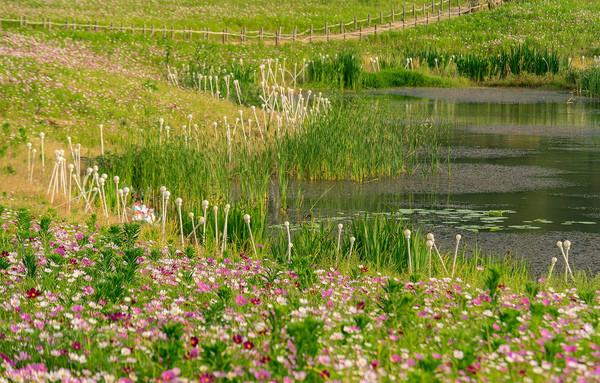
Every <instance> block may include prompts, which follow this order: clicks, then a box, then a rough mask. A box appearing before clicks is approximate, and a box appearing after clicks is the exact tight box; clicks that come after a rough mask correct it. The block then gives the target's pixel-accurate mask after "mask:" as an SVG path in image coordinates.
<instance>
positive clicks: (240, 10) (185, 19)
mask: <svg viewBox="0 0 600 383" xmlns="http://www.w3.org/2000/svg"><path fill="white" fill-rule="evenodd" d="M412 3H413V1H412V0H411V2H410V3H408V4H411V5H412ZM414 3H415V4H416V5H417V6H420V5H422V4H430V3H431V1H430V0H414ZM436 3H439V1H438V0H436ZM463 3H464V0H463ZM401 7H402V3H401V2H398V1H392V0H351V1H342V0H330V1H326V2H324V1H320V0H308V1H301V2H298V1H291V0H285V1H281V2H273V1H270V0H257V1H253V2H251V3H249V2H244V1H240V0H234V1H217V0H209V1H202V2H198V1H191V0H184V1H176V0H159V1H150V2H149V1H143V0H133V1H126V2H123V1H117V0H110V1H104V2H97V1H92V0H84V1H78V2H77V3H73V2H72V1H68V0H59V1H52V2H39V1H15V0H2V1H0V8H2V9H3V12H2V13H3V15H4V16H5V17H6V16H10V17H19V16H22V15H24V16H27V17H29V18H31V19H42V18H45V17H47V18H50V19H52V20H58V21H64V20H67V19H68V20H71V21H73V20H74V21H78V22H84V23H87V22H89V21H92V22H94V21H98V22H99V23H104V24H109V23H111V22H112V23H113V24H114V25H115V26H119V25H121V24H125V25H127V26H128V25H137V26H142V25H143V24H144V23H146V24H147V25H148V27H149V26H150V25H151V24H154V25H156V26H157V27H158V26H160V27H162V26H163V25H166V26H167V27H170V26H175V27H176V28H188V27H192V28H197V29H202V28H210V29H212V30H219V31H220V30H223V29H224V28H225V27H227V28H229V29H230V30H239V27H246V28H248V29H250V30H258V29H259V28H260V27H264V28H265V30H266V31H271V32H274V31H275V30H276V29H277V28H279V27H283V28H285V29H287V31H288V33H289V32H291V30H292V29H293V28H294V27H298V28H299V29H307V28H310V26H311V25H314V26H315V27H316V28H320V27H323V26H324V25H325V23H326V22H327V23H329V24H330V25H331V24H339V22H340V21H344V22H349V21H351V20H352V18H353V17H354V16H356V17H357V18H358V19H366V18H367V16H368V15H369V14H370V15H371V17H372V19H373V22H375V20H376V19H378V18H379V12H383V13H384V14H386V15H387V14H389V13H391V11H392V9H393V8H395V9H396V12H397V13H398V12H400V13H401Z"/></svg>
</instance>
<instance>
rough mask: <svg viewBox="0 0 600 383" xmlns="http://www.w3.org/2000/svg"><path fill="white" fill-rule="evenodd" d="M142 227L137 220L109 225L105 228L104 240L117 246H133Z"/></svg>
mask: <svg viewBox="0 0 600 383" xmlns="http://www.w3.org/2000/svg"><path fill="white" fill-rule="evenodd" d="M141 229H142V227H141V225H140V224H139V223H137V222H128V223H124V224H123V225H111V226H109V227H108V229H107V230H106V234H105V241H106V242H107V243H113V244H115V245H117V246H119V247H125V248H132V247H133V246H135V242H136V241H137V239H138V237H139V235H140V231H141Z"/></svg>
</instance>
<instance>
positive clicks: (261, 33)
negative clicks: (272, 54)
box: [258, 27, 265, 43]
mask: <svg viewBox="0 0 600 383" xmlns="http://www.w3.org/2000/svg"><path fill="white" fill-rule="evenodd" d="M264 34H265V29H264V28H263V27H260V31H258V41H260V42H261V43H262V41H263V36H264Z"/></svg>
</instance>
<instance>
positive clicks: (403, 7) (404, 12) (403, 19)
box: [402, 4, 406, 28]
mask: <svg viewBox="0 0 600 383" xmlns="http://www.w3.org/2000/svg"><path fill="white" fill-rule="evenodd" d="M405 16H406V7H405V6H404V4H402V28H404V24H406V18H405Z"/></svg>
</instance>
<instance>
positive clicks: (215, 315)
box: [202, 286, 232, 324]
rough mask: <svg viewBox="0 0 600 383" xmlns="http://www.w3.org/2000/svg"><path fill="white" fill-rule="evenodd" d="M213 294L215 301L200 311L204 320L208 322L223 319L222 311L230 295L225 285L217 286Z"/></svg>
mask: <svg viewBox="0 0 600 383" xmlns="http://www.w3.org/2000/svg"><path fill="white" fill-rule="evenodd" d="M214 294H215V296H216V302H214V303H213V304H211V305H210V306H209V307H208V308H207V309H205V310H204V311H203V312H202V315H203V316H204V320H205V321H206V323H208V324H213V323H220V322H221V321H222V320H223V312H224V311H225V308H226V307H227V304H228V303H229V301H230V300H231V296H232V292H231V289H230V288H229V287H227V286H221V287H219V289H218V290H217V291H216V292H215V293H214Z"/></svg>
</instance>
